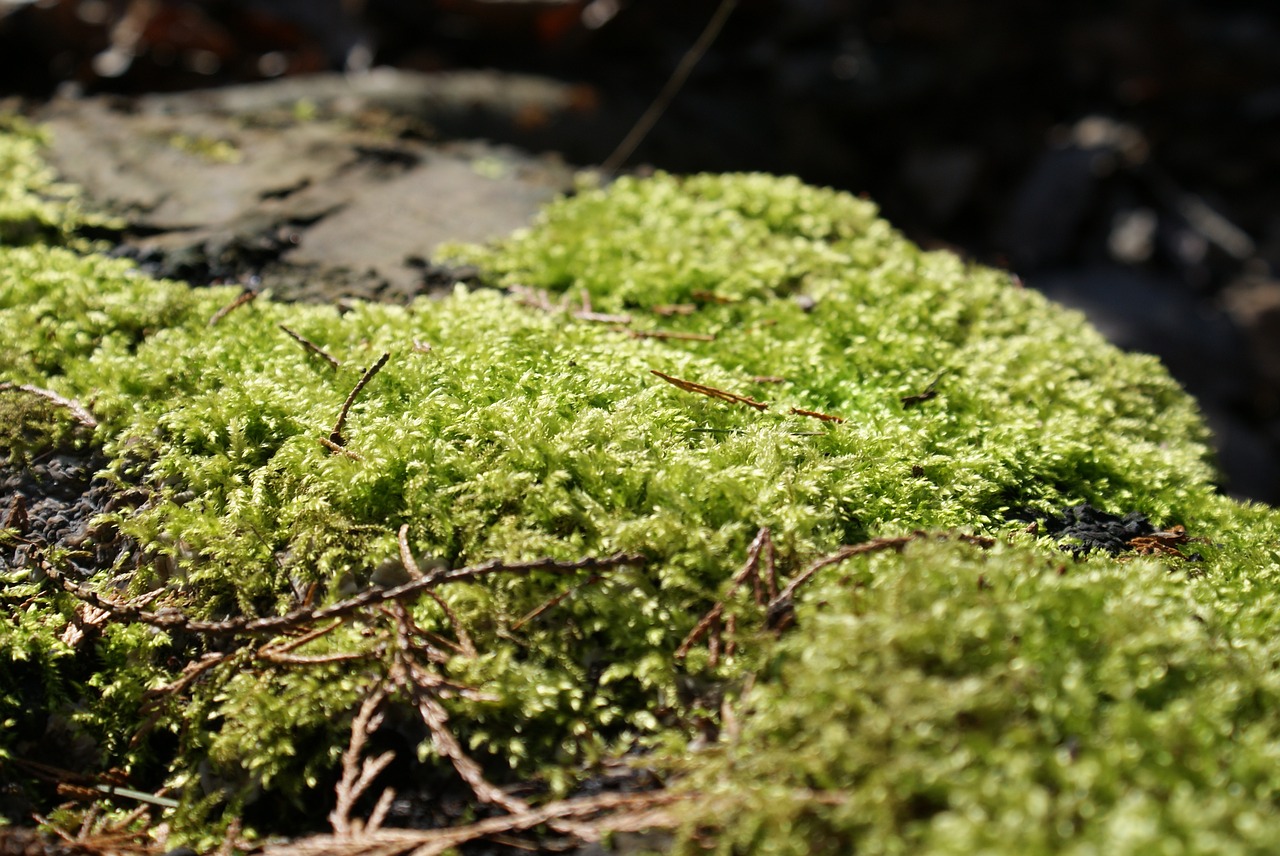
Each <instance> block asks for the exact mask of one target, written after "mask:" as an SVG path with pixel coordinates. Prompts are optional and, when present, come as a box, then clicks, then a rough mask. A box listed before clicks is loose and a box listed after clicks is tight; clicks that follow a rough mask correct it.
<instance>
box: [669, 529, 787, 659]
mask: <svg viewBox="0 0 1280 856" xmlns="http://www.w3.org/2000/svg"><path fill="white" fill-rule="evenodd" d="M762 553H763V554H765V555H767V556H768V561H769V570H770V574H772V572H773V536H772V535H771V534H770V533H769V527H768V526H762V527H761V528H760V531H759V532H757V533H756V537H755V540H753V541H752V542H751V546H750V547H748V548H747V560H746V561H745V562H743V564H742V568H741V569H740V570H739V571H738V572H737V573H736V574H734V575H733V579H732V580H731V581H730V583H729V590H728V591H726V592H725V593H724V598H723V599H721V600H718V601H716V604H715V605H714V606H713V607H711V609H710V610H709V611H708V612H707V614H706V615H704V616H702V618H701V619H700V620H699V621H698V623H697V624H696V625H695V626H694V628H693V630H691V631H689V635H688V636H686V637H685V638H684V641H683V642H681V643H680V647H679V648H676V652H675V654H673V655H672V656H674V657H675V659H677V660H683V659H684V658H685V657H687V656H689V651H690V649H692V648H693V646H694V645H695V644H696V643H697V641H698V640H699V639H701V638H702V637H703V636H704V635H705V634H706V633H707V631H708V630H710V629H711V628H712V627H713V626H715V623H716V622H717V621H719V620H720V616H721V614H722V613H723V612H724V607H725V603H726V602H727V601H728V600H729V598H731V597H733V595H734V592H736V591H737V590H738V588H739V586H741V585H742V584H743V583H744V582H746V581H747V580H751V581H752V585H753V586H758V585H759V580H760V576H759V574H760V556H761V554H762ZM774 585H776V583H774ZM757 593H758V590H757ZM713 659H714V657H713ZM713 665H714V664H713Z"/></svg>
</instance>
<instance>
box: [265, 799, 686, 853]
mask: <svg viewBox="0 0 1280 856" xmlns="http://www.w3.org/2000/svg"><path fill="white" fill-rule="evenodd" d="M697 798H698V795H697V794H695V793H672V792H669V791H658V792H650V793H639V794H636V793H605V794H598V795H596V796H590V797H576V798H573V799H566V800H557V801H555V802H552V803H548V804H547V805H544V806H540V807H538V808H530V809H529V810H527V811H524V812H520V813H517V814H510V815H506V816H504V817H491V818H486V819H485V820H481V821H477V822H475V823H469V824H466V825H464V826H455V827H452V828H449V829H422V830H417V829H383V830H379V831H378V832H376V833H372V832H371V833H369V834H367V835H363V836H361V837H360V838H359V839H357V840H355V841H352V840H350V839H345V838H338V837H337V836H332V835H317V836H313V837H311V838H301V839H295V840H294V841H289V842H284V843H281V844H271V845H268V846H267V847H266V849H265V851H264V852H265V854H266V856H332V855H334V854H340V853H341V854H346V856H373V854H379V856H398V854H404V853H413V854H414V856H438V854H441V853H444V852H446V851H448V850H449V849H451V848H455V847H458V846H459V845H462V844H466V843H467V842H469V841H478V840H480V839H485V838H489V837H491V836H494V835H502V834H504V833H510V832H523V831H525V830H529V829H534V828H536V827H539V826H542V825H544V824H549V823H552V822H554V821H557V820H573V821H577V822H578V824H579V826H580V828H582V829H583V830H584V831H586V832H588V833H595V835H594V837H597V838H598V837H599V836H600V835H602V834H604V833H606V832H612V831H617V832H626V831H641V830H644V829H654V828H666V827H672V826H674V825H675V819H674V818H673V817H672V816H671V815H670V814H669V813H668V812H665V811H663V810H662V809H664V808H665V807H667V806H670V805H672V804H674V803H677V802H681V801H683V800H692V799H697Z"/></svg>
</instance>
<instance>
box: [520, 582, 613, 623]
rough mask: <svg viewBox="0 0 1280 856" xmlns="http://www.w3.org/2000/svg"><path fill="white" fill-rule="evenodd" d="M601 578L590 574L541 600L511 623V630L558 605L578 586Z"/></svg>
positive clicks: (580, 586)
mask: <svg viewBox="0 0 1280 856" xmlns="http://www.w3.org/2000/svg"><path fill="white" fill-rule="evenodd" d="M602 579H604V578H603V577H602V576H601V575H600V574H592V575H591V576H589V577H587V578H586V579H585V580H583V581H582V582H580V583H578V584H577V585H576V586H572V587H570V588H567V589H565V590H564V591H562V592H560V594H558V595H556V596H555V597H553V598H551V599H550V600H548V601H545V602H543V603H542V604H540V605H539V606H536V607H534V608H533V609H532V610H530V611H529V612H528V613H527V614H526V615H525V616H524V618H521V619H520V620H519V621H517V622H516V623H515V624H513V625H511V630H512V631H516V630H519V629H520V628H521V627H524V626H525V625H526V624H528V623H529V622H530V621H533V620H534V619H535V618H537V617H538V616H539V615H542V613H544V612H546V611H547V610H549V609H553V608H555V607H557V606H559V605H560V604H561V603H563V602H564V601H565V599H567V598H569V597H570V596H572V595H573V594H574V593H575V592H577V591H578V589H580V588H582V587H584V586H589V585H592V584H593V583H598V582H600V580H602Z"/></svg>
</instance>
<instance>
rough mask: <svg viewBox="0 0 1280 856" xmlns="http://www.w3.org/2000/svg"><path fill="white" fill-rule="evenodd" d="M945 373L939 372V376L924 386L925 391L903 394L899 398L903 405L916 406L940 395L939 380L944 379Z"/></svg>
mask: <svg viewBox="0 0 1280 856" xmlns="http://www.w3.org/2000/svg"><path fill="white" fill-rule="evenodd" d="M944 374H946V372H945V371H942V372H938V376H937V377H935V378H934V379H933V380H931V381H930V382H929V385H928V386H926V387H925V388H924V391H923V392H917V393H915V394H914V395H904V396H902V397H901V398H900V399H899V400H900V401H901V402H902V406H903V407H915V406H916V405H917V404H920V403H921V402H924V401H928V400H929V399H931V398H934V397H936V396H937V395H938V381H940V380H942V376H943V375H944Z"/></svg>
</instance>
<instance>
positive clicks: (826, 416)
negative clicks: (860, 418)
mask: <svg viewBox="0 0 1280 856" xmlns="http://www.w3.org/2000/svg"><path fill="white" fill-rule="evenodd" d="M791 412H792V413H793V414H794V415H796V416H808V417H810V418H811V419H821V420H822V421H823V422H843V421H844V417H843V416H835V415H833V414H831V413H819V412H818V411H817V410H802V409H801V408H799V407H793V408H791Z"/></svg>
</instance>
